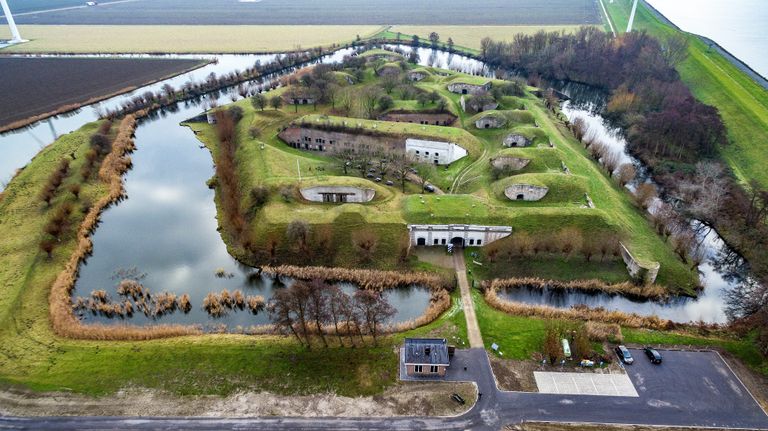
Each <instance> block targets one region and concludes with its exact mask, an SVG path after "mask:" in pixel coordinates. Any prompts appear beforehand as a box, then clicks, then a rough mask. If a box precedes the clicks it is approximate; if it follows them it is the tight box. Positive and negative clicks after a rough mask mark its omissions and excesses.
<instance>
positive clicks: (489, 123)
mask: <svg viewBox="0 0 768 431" xmlns="http://www.w3.org/2000/svg"><path fill="white" fill-rule="evenodd" d="M506 123H507V121H506V120H505V119H504V118H502V117H500V116H496V115H486V116H484V117H482V118H478V119H477V120H476V121H475V127H477V128H478V129H500V128H502V127H504V125H505V124H506Z"/></svg>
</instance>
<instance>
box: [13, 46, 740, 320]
mask: <svg viewBox="0 0 768 431" xmlns="http://www.w3.org/2000/svg"><path fill="white" fill-rule="evenodd" d="M390 47H391V48H394V45H390ZM400 48H401V49H402V50H403V51H405V52H406V53H407V52H409V51H410V50H411V49H413V48H411V47H410V46H400ZM417 49H418V52H419V58H420V63H421V64H422V65H425V66H434V67H441V68H448V69H452V70H458V71H462V72H466V73H472V74H476V75H484V76H492V75H493V71H492V69H491V68H490V67H488V66H487V65H485V64H484V63H482V62H480V61H478V60H474V59H471V58H468V57H464V56H461V55H457V54H451V53H448V52H444V51H434V50H431V49H426V48H417ZM350 52H351V50H340V51H337V52H336V53H334V54H333V55H331V56H327V57H325V58H323V60H322V61H324V62H334V61H339V60H341V59H342V58H343V56H344V55H347V54H349V53H350ZM177 57H184V58H188V57H194V56H177ZM196 57H204V58H213V57H215V58H217V59H218V62H217V63H215V64H210V65H207V66H205V67H203V68H200V69H197V70H195V71H192V72H189V73H187V74H184V75H181V76H178V77H175V78H171V79H169V80H166V81H163V82H158V83H156V84H153V85H150V86H147V87H144V88H141V89H138V90H136V91H135V92H133V93H132V94H141V93H143V92H146V91H152V90H157V89H159V88H161V87H162V86H163V85H164V84H166V83H168V84H171V85H173V86H174V87H179V86H180V85H183V84H184V83H186V82H188V81H190V80H194V81H201V80H203V79H204V78H205V77H206V76H207V75H209V74H210V73H212V72H213V73H216V74H223V73H228V72H232V71H234V70H236V69H239V70H242V69H245V68H246V67H250V66H252V65H253V64H254V63H255V62H256V61H257V60H259V61H261V62H262V63H264V62H268V61H271V60H272V59H273V58H274V55H215V56H214V55H211V56H196ZM581 90H582V91H580V93H581V96H579V94H577V93H579V91H575V90H574V91H571V92H570V93H568V91H567V88H563V91H564V92H566V94H569V95H570V97H571V101H570V102H567V103H566V104H565V105H564V106H563V111H564V113H565V114H566V115H567V116H568V117H569V118H570V119H573V118H575V117H577V116H582V117H584V118H585V119H586V120H587V121H588V122H589V124H590V126H591V133H596V134H599V135H600V136H601V137H602V138H603V139H604V140H606V141H607V142H610V143H611V145H612V148H614V149H616V150H617V151H622V153H623V154H624V157H625V158H626V160H630V161H633V162H634V163H636V164H639V162H637V161H636V160H633V159H631V157H630V156H629V155H627V154H626V142H625V141H624V140H623V138H622V135H621V133H619V131H617V130H615V129H613V128H611V127H610V126H608V125H607V124H606V123H605V121H603V119H602V118H601V117H600V114H599V112H600V104H599V96H596V95H595V94H593V92H589V91H583V89H581ZM132 94H126V95H122V96H117V97H114V98H112V99H109V100H107V101H104V102H102V103H101V104H100V105H101V106H102V107H106V108H108V107H115V106H117V105H119V104H120V103H121V102H123V101H124V100H126V99H129V98H130V97H132ZM232 97H234V98H239V96H238V95H236V94H235V93H234V91H232V92H229V93H228V92H226V91H223V92H220V93H216V94H215V95H209V97H208V98H207V99H206V100H201V101H195V102H185V103H181V104H179V106H178V109H176V110H173V111H170V110H169V111H163V112H161V113H160V114H159V115H155V116H153V118H150V119H146V120H143V121H142V122H141V124H140V126H139V127H138V128H137V130H136V145H137V148H138V149H137V151H136V152H135V153H134V154H133V155H132V159H133V162H134V168H133V169H132V170H131V171H129V172H128V174H127V175H126V177H125V181H126V189H127V193H128V199H127V200H125V201H123V202H121V203H120V204H119V205H116V206H113V207H112V208H110V209H109V210H107V211H106V212H105V213H104V214H103V216H102V223H101V225H100V226H99V228H98V229H97V231H96V233H95V234H94V238H93V241H94V254H93V256H92V257H90V258H89V259H88V261H87V262H86V264H85V265H84V266H83V268H82V270H81V275H80V279H79V280H78V284H77V288H76V290H75V296H78V295H80V296H87V295H88V294H89V292H90V291H91V290H93V289H107V290H108V291H112V292H114V285H115V280H113V278H112V276H113V274H114V273H115V271H117V270H120V269H128V268H136V269H137V270H138V271H140V272H142V273H146V274H147V275H146V278H145V279H144V284H145V286H146V287H148V288H149V289H150V290H152V292H155V293H156V292H161V291H166V292H173V293H177V294H182V293H188V294H190V296H191V300H192V303H193V310H192V311H191V312H190V313H189V314H182V313H179V312H176V313H175V314H172V315H170V316H164V317H162V322H163V323H165V322H169V323H170V322H178V323H202V324H209V325H212V324H221V323H223V324H226V325H228V326H229V327H230V328H231V327H234V326H237V325H240V326H248V325H254V324H260V323H265V322H266V316H264V314H262V315H258V316H252V315H249V314H248V313H247V312H244V311H241V312H237V313H229V314H228V315H227V316H225V317H223V318H218V319H213V318H209V317H208V316H207V314H206V313H205V312H204V311H202V310H201V309H200V304H201V301H202V298H203V296H205V294H206V293H207V292H211V291H219V290H221V289H223V288H227V289H229V290H230V291H231V290H236V289H239V290H242V291H243V293H244V294H246V295H262V296H264V297H265V298H267V299H268V298H269V297H270V294H271V292H272V289H274V288H275V287H276V286H275V284H274V282H273V281H272V280H271V279H269V278H265V277H261V276H253V271H254V270H253V269H252V268H248V267H243V266H242V265H240V264H238V263H237V262H236V261H235V260H234V259H233V258H232V257H231V256H229V254H228V253H227V250H226V247H225V246H224V243H223V241H222V240H221V237H220V235H219V233H218V232H217V231H216V228H217V222H216V218H215V217H216V209H215V206H214V203H213V191H211V190H210V189H208V188H207V186H206V184H205V182H206V181H207V180H208V179H209V178H210V177H211V176H212V175H213V167H212V161H211V158H210V154H209V153H208V151H207V150H205V149H202V148H200V143H199V142H198V140H197V139H196V138H195V137H194V135H193V133H192V132H191V131H190V130H189V129H187V128H185V127H182V126H180V125H179V123H181V122H182V121H184V120H186V119H188V118H191V117H194V116H196V115H198V114H200V113H201V112H202V111H203V109H204V107H205V106H206V105H207V104H210V103H211V102H212V101H213V100H216V101H217V102H218V103H219V104H225V103H229V102H230V100H231V98H232ZM96 118H97V113H96V109H95V108H94V107H85V108H82V109H80V110H78V111H76V112H74V113H71V114H69V115H60V116H58V117H55V118H52V119H50V120H45V121H43V122H40V123H36V124H34V125H32V126H30V127H27V128H25V129H22V130H20V131H17V132H15V133H6V134H3V135H0V149H2V152H3V158H2V159H0V178H9V177H10V175H11V173H12V172H13V171H14V170H15V169H17V168H19V167H21V166H24V165H25V164H26V163H28V161H29V160H30V159H31V158H32V157H33V156H34V154H35V153H37V151H39V149H40V148H41V147H42V146H44V145H47V144H48V143H50V142H52V141H53V140H54V139H55V137H56V136H57V135H61V134H62V133H67V132H69V131H72V130H76V129H77V128H79V127H81V126H82V125H84V124H86V123H88V122H90V121H94V120H95V119H96ZM702 241H703V244H705V247H706V256H707V258H706V260H705V262H704V263H703V264H702V265H701V266H700V268H699V271H700V274H701V282H702V285H703V286H704V290H703V292H702V294H701V295H700V297H699V298H697V299H695V300H694V299H677V300H672V301H670V302H668V303H665V304H660V303H653V302H634V301H630V300H628V299H626V298H623V297H619V296H610V295H600V294H598V295H586V294H583V293H579V292H550V291H533V290H526V289H518V290H516V291H508V292H502V293H500V294H501V295H503V296H505V297H507V298H509V299H513V300H516V301H522V302H528V303H537V304H550V305H553V306H561V307H569V306H571V305H575V304H586V305H589V306H593V307H594V306H600V307H605V308H606V309H617V310H622V311H627V312H636V313H638V314H657V315H659V316H661V317H664V318H670V319H673V320H676V321H694V320H703V321H705V322H724V321H725V320H726V316H725V313H724V298H723V293H724V292H726V291H727V290H728V289H729V288H730V287H732V286H734V285H735V284H736V283H741V282H744V281H745V280H746V279H747V277H748V272H747V268H748V265H747V264H746V263H745V262H744V261H743V259H741V258H739V257H738V256H734V255H735V253H733V252H732V251H731V250H729V249H728V247H727V246H726V245H725V244H724V243H723V242H722V240H721V239H720V238H719V237H718V236H717V233H716V232H714V231H713V230H709V231H708V232H706V233H705V237H703V238H702ZM218 269H222V270H224V272H226V273H228V274H231V275H232V276H231V277H217V276H216V275H215V272H216V271H217V270H218ZM288 283H290V281H288ZM346 288H347V289H353V287H351V286H347V287H346ZM387 295H388V298H389V299H390V301H391V302H392V304H393V305H394V306H395V307H396V308H397V309H398V314H397V315H396V316H395V318H394V320H395V321H403V320H408V319H411V318H413V317H415V316H418V315H419V314H420V313H421V312H422V311H423V310H424V308H426V306H427V304H428V301H429V293H428V292H427V291H426V290H424V289H420V288H417V287H414V288H406V289H397V290H392V291H389V292H388V293H387ZM83 318H84V319H85V320H86V321H92V320H102V319H104V318H101V317H98V316H92V315H90V314H85V315H84V316H83ZM116 320H117V319H114V320H113V321H116ZM148 322H151V319H147V318H145V317H144V316H143V315H135V316H134V317H133V318H131V323H138V324H141V323H148Z"/></svg>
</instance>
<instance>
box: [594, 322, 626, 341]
mask: <svg viewBox="0 0 768 431" xmlns="http://www.w3.org/2000/svg"><path fill="white" fill-rule="evenodd" d="M584 327H585V328H584V329H585V331H586V332H587V338H589V339H590V340H591V341H610V342H612V343H621V342H623V341H624V335H623V334H622V333H621V326H619V325H617V324H615V323H602V322H592V321H589V322H587V324H586V325H584Z"/></svg>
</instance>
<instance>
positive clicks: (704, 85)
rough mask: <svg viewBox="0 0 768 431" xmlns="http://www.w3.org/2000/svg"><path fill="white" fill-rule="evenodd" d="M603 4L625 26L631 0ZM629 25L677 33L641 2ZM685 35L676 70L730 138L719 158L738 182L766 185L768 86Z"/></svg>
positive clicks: (658, 33) (664, 34)
mask: <svg viewBox="0 0 768 431" xmlns="http://www.w3.org/2000/svg"><path fill="white" fill-rule="evenodd" d="M604 3H605V5H606V8H607V10H608V13H609V14H610V16H611V19H612V20H613V22H614V23H615V24H616V25H618V28H621V29H626V25H627V24H626V23H627V19H628V15H629V8H630V3H631V1H630V0H615V1H614V2H613V3H609V2H604ZM635 29H637V30H646V31H648V32H649V33H650V34H652V35H654V36H656V37H659V38H662V39H663V38H664V37H668V36H669V35H671V34H675V33H677V32H678V31H677V30H675V29H674V28H672V27H669V26H667V25H665V24H664V23H662V22H661V21H659V20H658V19H657V18H656V16H655V15H653V13H652V12H651V11H649V10H648V9H647V8H646V7H645V6H643V5H642V4H641V5H640V6H638V10H637V14H636V16H635ZM688 40H689V43H690V45H689V48H688V58H686V59H685V60H684V61H683V62H682V63H680V64H679V65H678V66H677V70H678V72H680V76H681V78H682V80H683V81H684V82H685V84H686V85H687V86H688V87H689V88H690V89H691V91H692V92H693V94H694V95H695V96H696V97H697V98H698V99H699V100H701V101H702V102H704V103H706V104H709V105H712V106H715V107H716V108H717V109H718V111H720V115H721V116H722V118H723V121H724V123H725V125H726V127H727V129H728V140H729V142H730V145H728V146H727V147H725V148H723V149H722V150H721V154H722V157H723V158H724V159H725V161H726V162H727V163H728V165H729V166H730V168H731V169H732V170H733V172H734V174H735V175H736V177H737V178H738V180H739V181H740V182H741V183H742V184H745V185H746V184H747V183H748V182H749V181H750V180H756V181H757V182H758V183H759V184H760V185H761V186H762V187H768V170H766V169H765V166H766V164H768V90H765V89H764V88H763V87H761V86H760V85H758V84H757V83H756V82H754V81H753V80H752V79H751V78H750V77H749V76H747V75H746V74H744V73H743V72H742V71H740V70H739V69H737V68H736V67H735V66H734V65H732V64H731V63H730V62H729V61H728V60H726V59H725V58H724V57H723V56H721V55H720V54H718V53H717V52H715V51H714V50H711V49H709V47H708V46H707V45H706V44H705V43H704V42H703V41H701V40H700V39H699V38H698V37H696V36H694V35H690V34H689V35H688Z"/></svg>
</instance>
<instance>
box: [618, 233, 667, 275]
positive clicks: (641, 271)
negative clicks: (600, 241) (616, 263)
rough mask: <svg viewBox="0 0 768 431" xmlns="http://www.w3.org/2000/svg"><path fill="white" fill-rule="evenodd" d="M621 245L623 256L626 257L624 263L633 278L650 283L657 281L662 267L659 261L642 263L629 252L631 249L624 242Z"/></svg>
mask: <svg viewBox="0 0 768 431" xmlns="http://www.w3.org/2000/svg"><path fill="white" fill-rule="evenodd" d="M619 246H620V247H621V258H622V259H624V264H626V265H627V271H629V275H630V276H632V278H634V279H635V280H639V281H641V282H643V283H648V284H650V283H653V282H655V281H656V277H657V276H658V275H659V268H660V267H661V265H660V264H659V263H658V262H653V263H652V264H650V265H642V264H641V263H640V262H638V261H637V259H635V257H634V256H632V253H630V252H629V249H628V248H627V247H626V246H624V244H621V243H620V244H619Z"/></svg>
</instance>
